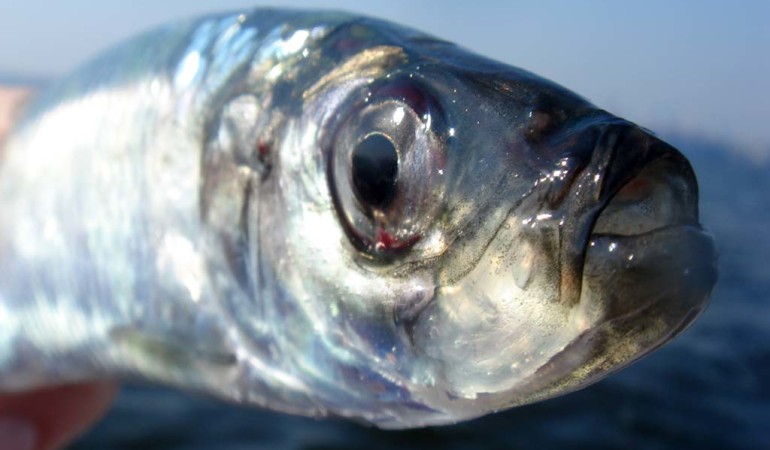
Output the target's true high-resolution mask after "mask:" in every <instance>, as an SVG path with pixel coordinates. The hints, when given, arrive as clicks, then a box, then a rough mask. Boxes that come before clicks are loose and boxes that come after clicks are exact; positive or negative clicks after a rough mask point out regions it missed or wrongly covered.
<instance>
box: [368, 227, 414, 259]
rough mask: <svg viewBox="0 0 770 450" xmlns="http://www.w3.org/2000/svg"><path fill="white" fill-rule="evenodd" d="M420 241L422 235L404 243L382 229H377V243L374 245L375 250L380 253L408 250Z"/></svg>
mask: <svg viewBox="0 0 770 450" xmlns="http://www.w3.org/2000/svg"><path fill="white" fill-rule="evenodd" d="M419 240H420V235H414V236H412V237H410V238H409V239H406V240H403V241H402V240H398V238H396V237H395V236H393V235H392V234H390V233H388V232H387V231H385V229H383V228H382V227H380V228H377V242H376V243H375V244H374V249H375V250H376V251H377V252H379V253H383V252H392V251H400V250H406V249H408V248H409V247H411V246H413V245H414V244H415V243H417V241H419Z"/></svg>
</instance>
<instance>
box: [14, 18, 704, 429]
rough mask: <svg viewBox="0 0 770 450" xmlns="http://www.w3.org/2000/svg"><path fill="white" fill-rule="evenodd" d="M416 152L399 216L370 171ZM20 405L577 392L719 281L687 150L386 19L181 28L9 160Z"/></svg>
mask: <svg viewBox="0 0 770 450" xmlns="http://www.w3.org/2000/svg"><path fill="white" fill-rule="evenodd" d="M373 133H374V134H379V135H381V136H385V137H386V138H387V139H388V140H389V141H391V142H392V143H393V145H394V146H395V148H396V149H397V152H398V177H397V180H396V185H395V186H396V187H395V194H394V196H393V198H392V201H390V202H389V203H388V204H387V205H386V206H384V207H374V206H372V205H368V204H366V202H365V201H363V200H362V198H363V197H362V195H361V193H360V192H358V191H356V188H355V187H354V186H353V183H352V182H351V178H352V177H353V175H352V169H351V164H352V163H351V161H352V156H351V155H352V152H353V151H354V149H355V148H356V146H357V145H358V143H360V142H362V140H363V139H366V137H367V136H370V135H372V134H373ZM0 161H1V163H0V210H1V211H2V215H1V216H0V390H5V391H17V390H25V389H31V388H35V387H38V386H43V385H49V384H56V383H64V382H72V381H80V380H90V379H97V378H104V377H122V378H140V379H144V380H149V381H152V382H157V383H161V384H165V385H170V386H175V387H180V388H184V389H189V390H195V391H200V392H204V393H207V394H210V395H213V396H216V397H219V398H222V399H226V400H229V401H233V402H237V403H241V404H256V405H262V406H266V407H268V408H272V409H276V410H281V411H287V412H291V413H296V414H304V415H313V416H323V415H337V416H345V417H349V418H354V419H357V420H361V421H366V422H370V423H373V424H375V425H377V426H380V427H385V428H406V427H416V426H424V425H431V424H446V423H453V422H457V421H461V420H464V419H469V418H473V417H477V416H480V415H483V414H486V413H489V412H492V411H497V410H500V409H503V408H508V407H511V406H514V405H520V404H524V403H529V402H533V401H537V400H541V399H545V398H549V397H552V396H555V395H558V394H562V393H565V392H569V391H572V390H575V389H579V388H581V387H584V386H586V385H587V384H590V383H592V382H594V381H596V380H598V379H600V378H602V377H604V376H606V375H607V374H609V373H611V372H614V371H616V370H618V369H619V368H621V367H623V366H625V365H627V364H629V363H630V362H632V361H634V360H636V359H638V358H639V357H641V356H643V355H645V354H647V353H648V352H650V351H651V350H653V349H655V348H656V347H658V346H660V345H661V344H663V343H665V342H666V341H668V340H669V339H670V338H672V337H673V336H674V335H676V334H678V333H679V332H680V331H682V330H683V329H684V328H685V327H686V326H687V325H688V324H689V323H690V322H691V321H692V320H693V319H694V318H695V316H697V314H698V313H699V312H700V311H701V310H702V309H703V308H704V305H705V302H706V300H707V298H708V295H709V293H710V291H711V288H712V286H713V284H714V282H715V278H716V270H715V250H714V244H713V241H712V239H711V237H710V236H709V234H708V233H707V232H705V231H704V230H703V229H702V228H701V226H700V225H699V224H698V218H697V215H698V212H697V201H698V198H697V185H696V181H695V177H694V174H693V172H692V169H691V168H690V166H689V164H688V162H687V161H686V160H685V158H684V157H683V156H682V155H681V154H680V153H679V152H677V151H676V150H675V149H673V148H672V147H670V146H669V145H667V144H665V143H664V142H662V141H660V140H659V139H657V138H656V137H654V136H652V135H651V134H650V133H648V132H647V131H645V130H643V129H641V128H639V127H637V126H635V125H633V124H631V123H629V122H627V121H624V120H622V119H619V118H616V117H614V116H612V115H611V114H609V113H607V112H605V111H602V110H600V109H597V108H596V107H594V106H593V105H591V104H590V103H589V102H587V101H586V100H584V99H582V98H580V97H578V96H576V95H575V94H573V93H571V92H569V91H567V90H566V89H564V88H562V87H559V86H557V85H555V84H553V83H551V82H548V81H546V80H543V79H541V78H539V77H537V76H535V75H533V74H531V73H528V72H526V71H523V70H520V69H516V68H513V67H509V66H505V65H502V64H499V63H496V62H494V61H490V60H488V59H485V58H483V57H480V56H477V55H474V54H471V53H469V52H467V51H465V50H463V49H461V48H458V47H456V46H454V45H453V44H450V43H447V42H443V41H440V40H437V39H434V38H432V37H430V36H426V35H424V34H422V33H420V32H417V31H414V30H410V29H406V28H402V27H400V26H397V25H393V24H390V23H387V22H383V21H379V20H374V19H369V18H362V17H356V16H351V15H347V14H341V13H327V12H300V11H284V10H256V11H251V12H245V13H242V14H241V13H233V14H223V15H219V16H209V17H205V18H202V19H196V20H191V21H188V22H182V23H176V24H172V25H169V26H167V27H164V28H161V29H158V30H156V31H153V32H150V33H147V34H145V35H142V36H140V37H138V38H136V39H134V40H132V41H130V42H128V43H126V44H123V45H122V46H120V47H118V48H116V49H113V50H111V51H109V52H107V53H106V54H104V55H103V56H101V57H100V58H98V59H96V60H95V61H94V62H92V63H90V64H88V65H86V66H85V67H84V68H82V69H81V70H80V71H78V72H76V73H74V74H73V75H71V76H70V77H68V78H65V79H63V80H61V81H60V82H59V83H57V84H56V85H55V86H52V87H50V88H49V89H48V90H46V91H45V92H44V93H42V94H41V95H40V96H39V97H38V98H37V99H36V100H35V101H34V102H33V103H32V104H30V106H29V108H28V109H27V112H26V114H25V116H24V117H23V119H22V120H21V121H20V123H19V125H18V127H17V128H16V129H15V131H14V132H13V134H12V135H11V137H10V139H9V140H8V144H7V146H6V148H5V149H4V150H3V152H2V159H1V160H0Z"/></svg>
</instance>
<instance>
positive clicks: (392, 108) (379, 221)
mask: <svg viewBox="0 0 770 450" xmlns="http://www.w3.org/2000/svg"><path fill="white" fill-rule="evenodd" d="M350 102H351V103H349V104H346V105H345V109H344V114H341V115H340V116H339V122H338V123H337V125H336V127H335V128H334V131H333V134H331V135H330V141H329V144H328V145H329V147H327V148H328V153H327V154H328V157H329V159H328V160H327V162H328V166H327V170H328V172H327V173H328V177H329V178H328V179H329V187H330V190H331V195H332V200H333V202H334V205H335V208H336V211H337V215H338V217H339V219H340V221H341V224H342V226H343V227H344V229H345V231H346V234H347V236H348V238H349V239H350V242H351V244H353V246H354V247H356V248H357V249H358V250H359V251H360V255H361V256H363V257H364V259H366V260H369V261H373V262H375V263H387V262H389V261H392V260H393V259H395V258H403V257H406V255H407V254H410V252H411V251H412V250H415V249H416V248H419V249H422V247H421V246H420V245H421V244H420V243H421V242H424V239H425V238H426V237H427V236H428V234H429V233H430V232H431V231H432V230H433V225H434V223H435V220H436V217H437V216H438V214H439V212H440V210H441V208H442V199H443V192H444V179H445V178H444V173H445V171H444V169H445V167H444V164H445V161H446V157H445V143H446V142H445V141H444V139H443V138H442V136H443V135H442V133H441V131H440V130H443V128H444V127H443V124H444V122H445V119H444V116H443V112H442V109H441V108H440V106H439V105H438V103H437V102H436V101H435V100H434V98H433V97H432V96H431V95H430V91H429V90H427V89H424V88H423V87H422V86H421V85H417V84H414V83H413V82H412V81H411V80H409V79H406V78H405V79H396V80H393V79H392V78H391V79H390V80H388V81H387V83H385V84H383V85H379V86H368V87H367V88H366V91H356V92H354V93H353V94H352V98H351V100H350ZM419 251H423V250H418V252H419ZM415 255H417V253H415ZM415 257H416V256H415Z"/></svg>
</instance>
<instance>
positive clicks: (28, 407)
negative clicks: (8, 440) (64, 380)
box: [0, 382, 117, 450]
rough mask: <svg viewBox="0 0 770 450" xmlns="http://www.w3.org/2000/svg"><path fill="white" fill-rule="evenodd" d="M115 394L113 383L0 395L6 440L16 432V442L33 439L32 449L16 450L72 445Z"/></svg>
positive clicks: (107, 405) (0, 407)
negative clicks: (18, 436)
mask: <svg viewBox="0 0 770 450" xmlns="http://www.w3.org/2000/svg"><path fill="white" fill-rule="evenodd" d="M116 392H117V386H116V385H115V384H114V383H110V382H100V383H90V384H77V385H67V386H57V387H52V388H45V389H40V390H36V391H30V392H23V393H14V394H10V395H0V417H6V418H7V420H6V422H7V423H6V425H5V427H6V429H7V430H6V433H11V434H9V436H10V435H14V434H13V433H16V432H18V434H19V435H20V436H21V437H20V438H18V439H20V441H19V442H22V443H24V442H26V441H24V439H29V435H30V434H31V435H32V436H33V441H34V444H32V447H30V448H24V447H20V449H23V450H32V449H34V450H53V449H56V448H60V447H61V446H63V445H65V444H66V443H68V442H70V441H72V439H74V438H75V437H77V436H78V435H80V434H81V433H83V432H84V431H85V430H86V429H88V428H89V427H90V426H91V425H93V424H94V423H95V422H96V421H97V420H98V419H99V418H101V417H102V416H103V415H104V413H105V412H106V411H107V408H108V407H109V405H110V404H111V403H112V400H113V398H114V397H115V394H116ZM0 423H2V422H0ZM14 423H15V424H16V425H15V426H14V425H13V424H14ZM25 423H26V425H25ZM9 424H10V425H9ZM9 427H10V431H8V428H9ZM30 429H31V430H32V431H31V433H30V431H29V430H30ZM14 430H16V431H14ZM25 436H26V437H25ZM15 439H16V438H15ZM20 445H21V444H20ZM3 448H5V447H3ZM14 450H16V449H14Z"/></svg>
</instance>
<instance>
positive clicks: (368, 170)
mask: <svg viewBox="0 0 770 450" xmlns="http://www.w3.org/2000/svg"><path fill="white" fill-rule="evenodd" d="M397 175H398V152H396V147H395V146H394V145H393V143H392V142H390V140H389V139H388V138H386V137H385V136H383V135H381V134H371V135H369V136H367V137H366V138H365V139H364V140H363V141H361V142H360V143H359V144H358V145H357V146H356V148H355V149H354V150H353V186H354V187H355V189H356V192H357V194H358V197H359V198H360V199H361V200H362V201H363V202H364V203H366V204H367V205H369V206H372V207H375V208H378V207H380V208H381V207H384V206H387V205H388V203H389V202H390V201H391V200H392V199H393V194H395V192H396V176H397Z"/></svg>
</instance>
